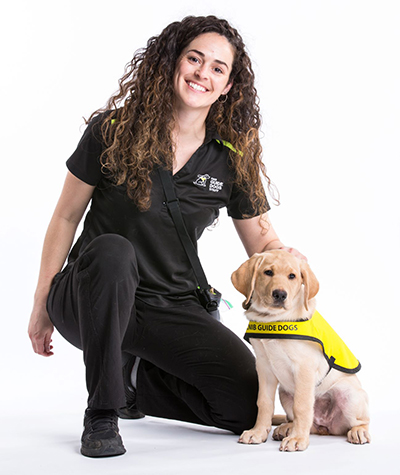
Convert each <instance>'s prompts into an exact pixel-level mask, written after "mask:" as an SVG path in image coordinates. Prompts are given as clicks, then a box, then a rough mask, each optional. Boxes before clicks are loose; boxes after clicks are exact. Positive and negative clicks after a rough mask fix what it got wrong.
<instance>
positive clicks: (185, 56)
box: [174, 33, 234, 112]
mask: <svg viewBox="0 0 400 475" xmlns="http://www.w3.org/2000/svg"><path fill="white" fill-rule="evenodd" d="M233 60H234V49H233V47H232V45H231V44H230V43H229V41H228V40H227V39H226V38H225V37H224V36H221V35H219V34H218V33H204V34H202V35H200V36H198V37H197V38H195V39H194V40H193V41H192V42H191V43H190V44H189V45H188V46H187V47H186V48H185V49H184V50H183V52H182V54H181V56H180V57H179V59H178V62H177V66H176V69H175V74H174V90H175V97H176V105H177V107H178V108H189V109H205V110H206V111H207V112H208V110H209V109H210V107H211V105H212V104H213V103H214V102H215V101H216V100H217V99H218V98H219V96H220V95H221V94H227V93H228V92H229V90H230V88H231V86H232V84H231V83H229V76H230V73H231V71H232V64H233Z"/></svg>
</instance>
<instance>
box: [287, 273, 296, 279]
mask: <svg viewBox="0 0 400 475" xmlns="http://www.w3.org/2000/svg"><path fill="white" fill-rule="evenodd" d="M288 277H289V279H290V280H293V279H295V278H296V275H295V274H289V275H288Z"/></svg>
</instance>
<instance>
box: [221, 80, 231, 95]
mask: <svg viewBox="0 0 400 475" xmlns="http://www.w3.org/2000/svg"><path fill="white" fill-rule="evenodd" d="M232 86H233V82H230V83H228V84H227V85H226V87H225V89H224V90H223V91H222V95H226V94H228V92H229V91H230V90H231V87H232Z"/></svg>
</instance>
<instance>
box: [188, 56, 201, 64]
mask: <svg viewBox="0 0 400 475" xmlns="http://www.w3.org/2000/svg"><path fill="white" fill-rule="evenodd" d="M188 60H189V61H191V62H192V63H198V62H199V59H198V58H196V57H195V56H189V58H188Z"/></svg>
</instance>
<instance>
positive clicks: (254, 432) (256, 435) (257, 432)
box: [239, 427, 271, 444]
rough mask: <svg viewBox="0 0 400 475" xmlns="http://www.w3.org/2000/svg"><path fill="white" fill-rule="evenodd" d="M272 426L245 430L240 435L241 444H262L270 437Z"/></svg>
mask: <svg viewBox="0 0 400 475" xmlns="http://www.w3.org/2000/svg"><path fill="white" fill-rule="evenodd" d="M270 430H271V428H270V427H269V428H265V429H255V428H254V429H250V430H245V431H244V432H243V434H242V435H241V436H240V437H239V442H240V443H241V444H261V443H262V442H265V441H266V440H267V439H268V434H269V431H270Z"/></svg>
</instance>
